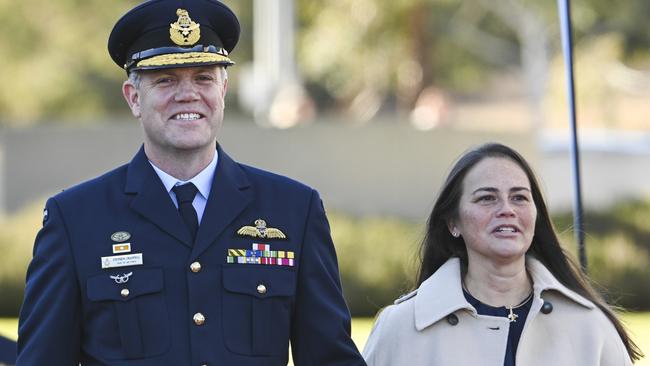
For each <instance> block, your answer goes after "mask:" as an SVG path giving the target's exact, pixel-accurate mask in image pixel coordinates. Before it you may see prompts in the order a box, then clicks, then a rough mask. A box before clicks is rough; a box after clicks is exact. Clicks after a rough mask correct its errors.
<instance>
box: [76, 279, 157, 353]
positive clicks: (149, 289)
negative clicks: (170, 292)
mask: <svg viewBox="0 0 650 366" xmlns="http://www.w3.org/2000/svg"><path fill="white" fill-rule="evenodd" d="M162 290H163V271H162V269H160V268H138V269H127V270H122V271H119V272H115V273H103V274H101V275H97V276H94V277H91V278H88V280H87V282H86V291H87V294H88V299H89V300H90V301H91V305H90V306H89V309H88V311H86V314H85V317H86V318H85V319H84V322H85V324H86V328H87V329H86V332H87V333H92V335H93V336H92V337H87V339H86V343H87V344H86V346H87V347H88V349H89V351H90V352H92V353H95V352H96V353H97V354H99V355H101V356H102V357H103V358H106V359H110V360H118V359H135V358H147V357H153V356H157V355H160V354H162V353H163V352H165V351H166V350H167V348H168V347H169V338H170V337H169V327H168V323H169V318H168V314H167V307H166V305H165V300H164V298H163V294H162Z"/></svg>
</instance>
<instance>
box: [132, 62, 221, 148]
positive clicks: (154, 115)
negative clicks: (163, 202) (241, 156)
mask: <svg viewBox="0 0 650 366" xmlns="http://www.w3.org/2000/svg"><path fill="white" fill-rule="evenodd" d="M140 75H141V78H140V82H139V83H138V85H134V84H133V81H132V80H127V81H126V82H125V83H124V86H123V93H124V97H125V98H126V100H127V102H128V103H129V107H130V108H131V111H132V113H133V115H134V116H135V117H136V118H138V119H139V120H140V121H141V122H142V127H143V129H144V134H145V138H144V144H145V150H146V151H147V153H148V154H152V155H156V156H159V157H163V156H169V155H175V154H178V153H181V154H182V153H184V152H193V153H195V152H200V151H202V150H205V151H206V152H207V151H209V150H215V148H216V145H215V144H216V140H217V134H218V132H219V129H220V128H221V125H222V123H223V109H224V97H225V95H226V89H227V80H226V76H225V75H226V73H225V70H223V69H222V68H221V67H220V66H206V67H185V68H173V69H162V70H152V71H141V72H140Z"/></svg>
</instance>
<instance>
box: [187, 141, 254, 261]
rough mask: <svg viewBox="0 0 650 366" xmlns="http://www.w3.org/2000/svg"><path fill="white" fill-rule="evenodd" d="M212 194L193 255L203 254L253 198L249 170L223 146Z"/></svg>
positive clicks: (220, 151) (219, 150)
mask: <svg viewBox="0 0 650 366" xmlns="http://www.w3.org/2000/svg"><path fill="white" fill-rule="evenodd" d="M217 151H218V153H219V162H218V163H217V171H216V172H215V174H214V179H213V181H212V188H211V190H210V197H209V198H208V203H207V205H206V207H205V211H204V212H203V218H202V219H201V225H199V231H198V233H197V236H196V242H195V243H194V250H193V251H192V254H193V256H195V257H196V256H198V255H200V254H201V253H202V252H203V251H205V250H206V249H207V248H208V247H209V246H210V245H211V244H212V243H213V242H214V241H215V240H216V239H217V237H218V236H219V235H220V234H221V233H222V232H223V231H224V230H225V229H226V227H228V225H229V224H230V223H231V222H232V221H233V220H234V219H235V218H236V217H237V216H238V215H239V214H240V213H241V212H242V211H243V210H244V208H246V206H248V205H249V204H250V203H251V201H252V200H253V191H252V189H251V185H250V183H249V181H248V178H247V176H246V174H245V173H244V172H243V171H242V169H241V167H240V166H239V165H238V164H237V163H235V162H234V161H233V160H232V159H231V158H230V157H229V156H228V155H227V154H226V153H225V152H224V151H223V150H222V149H221V148H220V147H217Z"/></svg>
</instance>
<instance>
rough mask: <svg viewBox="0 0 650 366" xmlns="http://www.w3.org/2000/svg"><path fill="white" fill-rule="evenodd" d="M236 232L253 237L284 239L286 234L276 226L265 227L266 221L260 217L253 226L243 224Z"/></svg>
mask: <svg viewBox="0 0 650 366" xmlns="http://www.w3.org/2000/svg"><path fill="white" fill-rule="evenodd" d="M237 234H239V235H241V236H252V237H253V238H257V237H259V238H269V239H286V238H287V236H286V235H284V233H283V232H282V231H280V230H278V229H276V228H272V227H266V221H264V220H262V219H257V220H255V227H253V226H248V225H247V226H243V227H242V228H241V229H239V230H237Z"/></svg>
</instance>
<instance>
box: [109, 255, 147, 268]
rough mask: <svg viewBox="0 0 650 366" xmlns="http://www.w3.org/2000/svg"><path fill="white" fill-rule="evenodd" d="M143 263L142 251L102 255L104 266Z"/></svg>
mask: <svg viewBox="0 0 650 366" xmlns="http://www.w3.org/2000/svg"><path fill="white" fill-rule="evenodd" d="M141 265H142V253H135V254H125V255H113V256H110V257H102V268H116V267H127V266H141Z"/></svg>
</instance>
